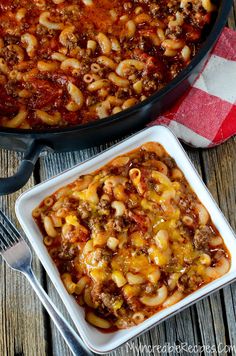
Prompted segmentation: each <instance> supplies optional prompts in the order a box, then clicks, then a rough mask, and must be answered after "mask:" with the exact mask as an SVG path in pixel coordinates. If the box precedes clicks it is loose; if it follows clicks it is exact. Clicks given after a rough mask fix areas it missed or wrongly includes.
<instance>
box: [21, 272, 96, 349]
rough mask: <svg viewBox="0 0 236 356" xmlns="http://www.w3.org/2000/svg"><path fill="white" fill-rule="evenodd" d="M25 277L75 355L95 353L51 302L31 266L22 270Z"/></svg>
mask: <svg viewBox="0 0 236 356" xmlns="http://www.w3.org/2000/svg"><path fill="white" fill-rule="evenodd" d="M23 273H24V274H25V276H26V277H27V279H28V280H29V282H30V284H31V286H32V287H33V289H34V291H35V293H36V294H37V295H38V297H39V299H40V300H41V302H42V304H43V306H44V308H45V309H46V310H47V312H48V314H49V315H50V317H51V319H52V320H53V321H54V323H55V324H56V326H57V328H58V330H59V331H60V333H61V335H62V336H63V338H64V340H65V342H66V343H67V345H68V346H69V348H70V349H71V351H72V352H73V354H74V355H75V356H85V355H88V356H94V355H95V354H94V353H93V352H91V351H90V350H89V349H88V348H87V347H86V346H85V344H84V342H83V341H82V339H81V338H80V337H79V335H78V334H76V332H75V331H74V330H73V328H72V327H71V326H70V325H69V324H68V323H67V321H66V320H65V318H64V317H63V315H62V314H61V313H60V312H59V310H58V309H57V308H56V306H55V305H54V304H53V303H52V301H51V300H50V298H49V296H48V295H47V293H46V292H45V291H44V289H43V287H42V286H41V284H40V283H39V281H38V280H37V278H36V277H35V275H34V273H33V271H32V269H31V268H29V269H27V271H24V272H23Z"/></svg>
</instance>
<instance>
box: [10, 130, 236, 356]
mask: <svg viewBox="0 0 236 356" xmlns="http://www.w3.org/2000/svg"><path fill="white" fill-rule="evenodd" d="M163 130H164V132H165V133H166V134H168V135H169V136H170V137H171V138H172V140H173V142H175V144H176V145H177V146H178V149H179V152H180V153H181V154H182V155H184V156H185V160H186V162H187V165H188V166H186V170H187V169H188V168H190V170H191V171H192V174H193V175H194V176H195V178H196V179H197V180H198V181H199V184H200V185H201V186H202V189H203V190H204V191H205V194H206V196H208V199H210V202H211V204H212V206H213V208H214V209H215V210H216V211H217V212H218V214H219V216H220V217H221V220H222V221H223V222H224V225H225V226H224V228H225V227H226V226H227V228H228V233H230V234H231V238H234V242H235V246H236V236H235V233H234V232H233V230H232V228H231V227H230V225H229V223H228V221H227V220H226V218H225V217H224V215H223V213H222V212H221V210H220V209H219V207H218V205H217V204H216V202H215V200H214V199H213V197H212V195H211V193H210V192H209V190H208V189H207V187H206V186H205V184H204V182H203V181H202V179H201V177H200V176H199V174H198V172H197V171H196V169H195V167H194V166H193V164H192V162H191V161H190V159H189V158H188V156H187V154H186V152H185V150H184V149H183V147H182V145H181V144H180V142H179V140H178V139H177V138H176V136H175V135H174V134H173V133H172V131H171V130H170V129H169V128H167V127H165V126H159V125H158V126H153V127H150V128H146V129H144V130H142V131H140V132H138V133H136V134H134V135H132V136H130V137H128V138H126V139H125V140H123V141H121V142H119V143H117V144H116V145H114V146H111V147H110V148H108V149H106V150H105V151H103V152H102V153H98V154H97V155H95V156H93V157H92V158H89V159H87V160H86V161H84V162H83V163H79V164H77V165H75V166H74V167H72V168H69V169H67V170H65V171H63V172H62V173H59V174H57V175H56V176H54V177H51V178H50V179H48V180H46V181H45V182H42V183H40V184H38V185H36V186H35V187H32V188H30V189H29V190H27V191H26V192H24V193H23V194H21V195H20V197H18V199H17V201H16V205H15V210H16V215H17V218H18V220H19V222H20V224H21V226H22V228H23V230H24V231H25V233H26V236H27V237H28V239H29V241H30V243H31V246H32V247H33V249H34V251H35V252H36V254H37V256H38V258H39V259H40V261H41V263H42V264H43V266H44V268H45V269H46V271H47V274H48V275H49V277H50V279H51V281H52V283H53V285H54V287H55V288H56V290H57V292H58V293H59V295H60V298H61V299H62V301H63V303H64V305H65V307H66V309H67V311H68V312H69V314H70V317H71V318H72V320H74V322H75V323H76V328H77V329H78V330H80V329H79V327H80V328H82V327H83V324H82V323H81V321H80V319H81V316H80V315H77V317H76V315H75V314H74V311H73V310H72V309H73V308H72V306H70V305H69V304H70V303H69V298H68V297H70V298H71V296H69V294H68V292H67V291H66V290H65V287H64V286H63V288H64V292H65V293H66V294H68V295H67V298H65V295H64V296H63V294H64V293H62V290H61V288H59V287H58V280H60V275H59V273H58V274H57V275H58V280H57V281H56V278H55V276H53V271H52V270H51V271H50V268H51V267H50V266H49V265H48V263H47V261H46V260H47V259H48V258H47V257H46V256H43V255H42V254H41V252H40V251H39V246H38V245H39V244H41V245H43V242H42V241H41V242H40V241H39V242H37V241H36V240H33V237H31V230H32V229H31V228H30V224H32V223H33V224H35V226H37V225H36V223H35V222H34V220H33V218H32V216H31V215H30V216H31V222H30V221H27V219H25V218H24V217H23V214H22V213H21V211H24V208H23V207H24V204H27V199H30V197H33V196H35V195H39V194H38V193H40V196H42V195H41V194H42V191H43V190H46V189H48V186H49V189H50V187H51V189H50V190H51V191H52V192H54V191H56V190H57V189H58V188H57V189H56V187H55V188H53V187H54V185H53V183H54V182H55V183H56V185H58V184H59V185H60V186H61V187H63V186H64V185H65V184H68V183H70V182H72V181H73V180H75V179H76V176H79V175H81V174H84V173H87V172H88V171H90V172H91V171H92V172H93V171H94V170H96V169H98V168H99V167H100V168H101V167H102V166H104V164H106V163H107V162H110V161H111V160H112V159H114V158H115V157H117V156H119V155H121V154H124V152H130V151H132V150H133V149H135V148H129V145H131V146H132V145H134V146H135V147H136V148H138V147H140V146H141V145H142V144H143V142H140V143H139V141H142V139H144V138H145V137H148V136H150V135H151V134H153V135H154V136H155V135H156V134H157V136H158V134H159V135H160V133H158V131H163ZM140 138H141V140H139V139H140ZM149 141H150V140H149ZM144 142H148V140H145V141H144ZM156 142H158V140H156ZM163 146H164V148H165V149H166V147H165V145H163ZM119 148H120V150H121V151H122V153H118V154H117V153H116V152H115V151H116V150H117V149H119ZM167 152H168V150H167ZM179 152H177V153H176V154H175V155H178V154H179ZM109 153H110V154H109ZM169 154H170V153H169ZM170 155H171V156H172V157H173V155H172V154H170ZM104 156H106V157H105V161H106V162H105V163H104V162H103V160H102V158H103V157H104ZM98 157H100V160H99V162H98V163H96V160H97V158H98ZM173 158H174V159H176V156H175V157H173ZM89 163H90V166H93V165H96V164H97V165H98V168H95V169H94V168H92V167H90V169H88V168H87V165H88V164H89ZM177 165H178V164H177ZM84 166H85V167H84ZM178 166H179V165H178ZM83 169H84V172H83ZM77 170H78V171H79V172H77V173H76V171H77ZM181 170H182V171H183V173H184V175H186V172H185V171H184V170H183V169H182V168H181ZM69 176H70V178H69ZM72 177H73V178H72ZM186 179H187V178H186ZM62 180H67V183H65V182H63V183H62ZM187 181H188V183H189V184H190V186H191V187H192V184H191V182H190V181H189V180H188V179H187ZM60 182H61V183H60ZM44 188H45V189H44ZM193 190H194V191H195V193H196V194H197V196H198V192H197V191H198V187H196V188H195V189H193ZM37 192H38V193H37ZM47 195H48V194H46V193H45V194H44V196H45V197H46V196H47ZM199 199H200V198H199ZM41 200H42V198H40V199H39V201H41ZM200 200H201V199H200ZM201 201H202V200H201ZM203 204H204V205H205V202H203ZM34 206H35V207H36V204H35V205H34ZM213 208H212V209H213ZM208 210H209V209H208ZM30 213H31V212H30ZM211 217H212V221H213V223H215V220H214V219H215V218H216V217H215V216H214V217H213V216H211ZM37 230H38V229H37ZM221 235H222V233H221ZM222 237H223V239H224V241H225V237H224V236H222ZM38 239H39V240H40V239H41V240H42V234H41V232H40V231H39V230H38ZM34 242H36V244H34ZM37 244H38V245H37ZM226 246H227V247H228V249H229V246H228V245H227V244H226ZM44 247H45V246H44ZM46 251H47V250H46ZM229 252H230V254H231V268H230V270H229V272H227V273H226V274H225V275H224V276H222V277H220V278H218V279H216V280H214V281H212V282H210V283H208V284H206V285H205V286H203V287H202V288H200V289H198V290H197V291H195V292H193V293H191V294H190V295H189V296H186V297H185V298H184V299H182V300H181V301H180V302H178V303H176V304H174V305H173V306H171V307H169V308H166V309H163V311H165V313H164V314H166V315H163V316H160V315H162V311H160V312H157V313H155V314H154V315H153V316H151V317H150V318H148V319H146V320H145V321H144V322H143V323H141V324H139V325H137V326H134V327H132V328H128V329H125V331H126V334H127V335H128V337H126V338H125V340H123V341H121V342H119V341H116V343H115V346H114V347H112V348H110V347H109V348H106V343H105V344H103V345H102V346H101V345H100V346H99V347H98V346H96V347H94V345H93V343H92V340H91V339H89V337H88V335H87V334H86V332H84V330H83V328H82V333H81V330H80V334H81V337H82V339H83V341H84V342H85V343H86V345H87V346H88V347H89V348H90V349H91V350H92V351H94V352H96V353H99V354H104V353H107V352H111V351H113V350H114V349H116V348H117V347H119V346H121V345H123V344H124V343H126V342H128V341H130V340H131V339H133V338H134V337H137V336H138V335H140V334H142V333H144V332H146V331H148V330H149V329H151V328H153V327H154V326H156V325H157V324H159V323H161V322H162V321H164V320H166V319H168V318H169V317H171V316H173V315H175V314H176V313H178V312H179V311H182V310H184V309H185V308H187V307H188V306H190V305H192V304H194V303H196V302H197V301H199V300H201V299H202V298H204V297H206V296H208V295H209V294H211V293H213V292H215V291H216V290H218V289H220V288H223V287H224V286H225V285H227V284H229V283H231V282H232V281H233V280H234V279H235V278H236V262H235V264H234V269H233V268H232V266H233V264H232V256H233V253H231V250H230V249H229ZM47 255H48V257H49V259H50V260H51V265H54V262H53V261H52V259H51V257H50V256H49V254H48V253H47ZM235 256H236V252H235ZM54 267H55V265H54ZM55 268H56V267H55ZM60 283H61V284H62V281H61V280H60ZM196 294H200V296H197V295H196ZM189 299H190V300H189ZM68 305H69V307H68ZM181 305H182V306H181ZM80 308H81V309H82V310H84V308H83V307H80ZM166 311H168V312H167V313H166ZM85 323H87V322H86V321H85ZM146 324H149V325H148V326H147V327H146ZM140 325H141V329H142V330H140V331H139V330H137V329H140ZM142 325H145V326H143V327H142ZM134 329H135V330H137V332H132V333H131V331H132V330H133V331H134ZM96 330H97V329H96ZM117 332H119V331H116V332H115V333H117ZM101 334H103V333H101ZM113 334H114V333H113ZM130 334H132V335H131V336H129V335H130ZM103 335H104V334H103ZM118 340H119V336H118ZM113 342H114V341H113ZM111 343H112V341H111Z"/></svg>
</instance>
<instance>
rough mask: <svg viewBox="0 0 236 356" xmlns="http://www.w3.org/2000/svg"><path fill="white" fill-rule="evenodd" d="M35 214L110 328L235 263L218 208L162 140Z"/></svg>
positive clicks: (92, 317) (58, 195)
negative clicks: (204, 200) (214, 213)
mask: <svg viewBox="0 0 236 356" xmlns="http://www.w3.org/2000/svg"><path fill="white" fill-rule="evenodd" d="M69 86H70V88H69V91H70V92H71V97H73V95H72V92H73V90H75V91H76V88H75V89H74V87H73V84H72V83H69ZM74 100H75V98H74ZM114 100H115V99H114V97H111V98H110V101H111V103H112V102H113V101H114ZM115 103H116V102H115ZM33 217H34V219H35V220H36V222H37V223H38V225H39V226H40V228H41V229H42V233H43V236H44V238H43V241H44V244H45V245H46V247H47V249H48V251H49V253H50V255H51V256H52V258H53V259H55V261H56V263H57V266H58V268H59V270H60V271H70V272H66V273H62V275H61V279H62V281H63V283H64V285H65V288H66V289H67V291H68V292H69V293H70V294H72V295H74V296H75V297H76V300H77V301H78V303H79V304H80V305H82V306H85V318H86V320H87V321H88V322H89V323H90V324H92V325H93V326H96V327H98V328H101V329H112V330H113V329H114V328H118V329H122V328H127V327H131V326H133V325H136V324H139V323H141V322H143V321H144V320H145V319H147V318H148V317H150V316H151V315H153V314H154V313H156V312H158V311H159V310H161V309H163V308H168V307H170V306H172V305H173V304H175V303H178V302H179V301H180V300H181V299H183V298H185V297H186V296H187V295H189V294H190V293H192V292H194V291H196V290H198V289H199V288H200V287H201V286H203V285H205V284H207V283H209V282H211V281H213V280H214V279H216V278H219V277H221V276H222V275H224V274H225V273H227V272H228V271H229V269H230V264H231V260H230V255H229V253H228V251H227V249H226V247H225V245H224V242H223V239H222V237H221V236H220V235H219V233H218V231H217V229H216V227H215V226H214V225H213V223H212V221H211V218H210V216H209V213H208V212H207V210H206V208H205V207H204V206H203V205H202V204H201V203H200V201H199V199H198V197H197V196H196V194H195V193H194V192H193V190H192V188H191V187H190V185H189V184H188V182H187V181H186V179H185V177H184V175H183V173H182V172H181V171H180V170H179V168H178V167H177V166H176V163H175V162H174V161H173V160H172V159H171V158H170V157H169V156H168V154H167V152H165V150H164V149H163V147H162V146H161V145H160V144H158V143H154V142H148V143H145V144H143V145H142V146H141V147H139V148H138V149H136V150H134V151H132V152H129V153H126V154H125V155H123V156H119V157H116V158H115V159H113V160H112V161H111V162H110V163H108V164H107V165H106V166H104V167H102V168H100V169H98V170H97V171H95V172H92V173H90V174H88V175H84V176H81V177H79V178H78V179H77V180H75V181H74V182H72V183H71V184H69V185H68V186H66V187H62V188H61V189H59V190H58V191H57V192H55V193H54V194H52V195H51V196H50V197H47V198H46V199H44V200H43V202H42V203H41V204H40V206H39V207H37V208H36V209H35V210H34V211H33Z"/></svg>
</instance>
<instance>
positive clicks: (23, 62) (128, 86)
mask: <svg viewBox="0 0 236 356" xmlns="http://www.w3.org/2000/svg"><path fill="white" fill-rule="evenodd" d="M214 11H216V6H215V5H213V4H212V3H211V1H210V0H131V1H127V0H126V1H124V0H113V1H110V0H32V1H28V0H20V1H19V0H14V1H10V0H3V1H1V3H0V126H3V127H8V128H22V129H31V128H33V129H41V128H49V127H64V126H72V125H76V124H83V123H88V122H91V121H94V120H98V119H102V118H105V117H107V116H109V115H111V114H115V113H118V112H120V111H121V110H124V109H127V108H129V107H131V106H133V105H135V104H136V103H138V102H140V101H142V100H145V99H146V98H147V97H149V96H150V95H151V94H153V93H155V92H157V91H158V90H160V89H161V88H163V87H164V86H165V85H166V84H167V83H168V82H170V81H171V80H172V79H173V78H174V77H175V76H176V75H177V74H178V73H179V72H180V71H181V70H182V69H183V68H185V67H186V66H187V65H188V63H189V62H190V61H191V59H192V58H193V57H194V55H195V54H196V52H197V51H198V49H199V47H200V45H201V43H202V42H203V40H204V37H205V35H204V32H205V30H206V26H207V25H209V23H210V22H211V19H212V13H213V12H214Z"/></svg>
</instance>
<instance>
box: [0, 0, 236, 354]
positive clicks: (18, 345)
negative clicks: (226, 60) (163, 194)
mask: <svg viewBox="0 0 236 356" xmlns="http://www.w3.org/2000/svg"><path fill="white" fill-rule="evenodd" d="M228 25H229V27H231V28H234V29H235V25H236V0H234V8H232V11H231V14H230V17H229V21H228ZM108 146H109V145H107V146H101V147H98V148H93V149H88V150H83V151H78V152H73V153H66V154H51V155H48V156H47V157H46V158H41V159H40V161H39V162H38V163H37V165H36V168H35V172H34V175H33V176H32V177H31V179H30V181H29V182H28V184H27V186H26V187H24V189H22V191H23V190H26V189H27V188H29V187H32V186H33V185H35V184H37V183H39V182H41V181H44V180H45V179H47V178H49V177H51V176H53V175H55V174H57V173H59V172H61V171H63V170H65V169H66V168H69V167H72V166H73V165H74V164H76V163H78V162H81V161H84V160H85V159H86V158H88V157H91V156H92V155H94V154H95V153H97V152H99V151H101V150H103V149H105V148H106V147H108ZM187 152H188V154H189V156H190V158H191V160H192V161H193V163H194V165H195V167H196V168H197V170H198V172H199V173H200V174H201V175H202V177H203V180H204V182H205V183H206V185H207V186H208V188H209V190H210V191H211V193H212V195H213V196H214V198H215V199H216V201H217V203H218V204H219V206H220V208H221V209H222V211H223V213H224V214H225V216H226V217H227V218H228V220H229V222H230V224H231V225H232V227H233V228H234V229H236V214H235V206H236V205H235V204H236V201H235V200H236V188H235V183H236V138H232V139H230V140H229V141H228V142H226V143H224V144H222V145H221V146H219V147H217V148H212V149H209V150H196V149H187ZM20 159H21V154H19V153H13V152H7V151H4V150H2V151H1V150H0V176H7V175H11V174H13V172H14V171H15V167H16V166H17V165H18V163H19V161H20ZM19 194H20V192H17V193H15V194H13V195H10V196H7V197H0V208H4V210H5V211H6V212H8V214H9V216H10V217H11V218H12V219H13V221H16V218H15V214H14V204H15V200H16V198H17V197H18V196H19ZM33 268H34V271H35V273H36V275H37V277H38V278H39V280H40V281H41V283H42V285H43V286H44V288H45V290H47V292H48V293H49V295H50V297H51V298H52V300H53V301H54V302H55V304H56V305H57V306H58V307H59V309H60V310H61V311H62V312H63V314H64V315H65V316H66V318H67V320H69V321H70V322H71V320H70V317H69V315H68V313H67V312H66V310H65V308H64V306H63V304H62V302H61V300H60V298H59V296H58V295H57V293H56V291H55V289H54V287H53V285H52V283H51V282H50V280H49V279H48V277H47V276H46V273H45V271H44V270H43V268H42V266H41V265H40V262H39V260H38V259H37V257H36V256H35V255H34V258H33ZM0 286H1V287H0V306H1V309H0V310H1V311H0V356H13V355H15V356H51V355H54V356H71V352H70V351H69V349H68V347H67V345H66V344H65V342H64V341H63V339H62V337H61V336H60V335H59V333H58V331H57V330H56V329H55V327H54V325H53V324H52V323H51V321H50V319H49V317H48V315H47V314H46V312H45V311H44V309H43V308H42V306H41V304H40V302H39V301H38V299H37V298H36V296H35V294H34V292H33V290H32V289H31V287H30V286H29V283H28V282H27V281H26V279H25V277H24V276H23V275H21V274H20V273H17V272H14V271H12V270H11V269H10V268H8V267H7V266H6V264H5V263H3V261H2V260H1V262H0ZM130 345H131V346H132V347H133V349H132V347H129V346H128V345H126V346H123V347H121V348H119V349H118V350H117V351H115V352H113V353H112V355H114V356H115V355H117V356H118V355H120V356H123V355H145V356H146V355H153V354H154V355H158V354H159V352H158V345H160V347H162V348H161V349H159V350H161V352H160V354H161V355H169V354H171V355H177V354H179V355H190V354H191V353H193V354H194V355H200V354H201V355H209V354H213V355H226V354H227V353H228V354H232V355H236V283H233V284H231V285H230V286H228V287H225V288H224V289H223V290H220V291H218V292H216V293H214V294H212V295H211V296H210V297H208V298H206V299H204V300H202V301H200V302H198V303H197V304H195V305H193V306H192V307H190V308H188V309H186V310H185V311H183V312H181V313H179V314H178V315H176V316H174V317H172V318H170V319H169V320H167V321H166V322H163V323H162V324H160V325H159V326H157V327H155V328H153V329H152V330H150V331H148V332H146V333H145V334H143V335H142V336H140V337H139V338H136V339H134V340H133V341H132V343H130ZM144 345H147V348H146V350H145V349H143V351H142V346H144ZM175 345H179V350H178V349H177V348H176V349H175V348H174V346H175ZM188 346H192V347H193V348H192V350H191V349H190V348H189V349H188V348H187V347H188ZM135 347H139V352H138V351H137V349H136V351H135ZM210 348H211V349H210ZM150 350H153V351H154V353H153V352H148V351H150ZM210 350H211V352H209V351H210Z"/></svg>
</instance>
